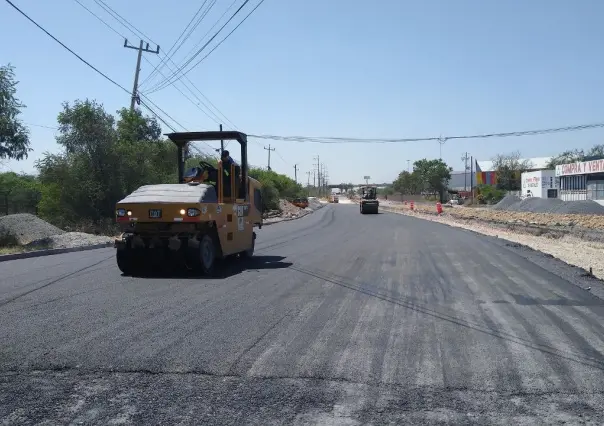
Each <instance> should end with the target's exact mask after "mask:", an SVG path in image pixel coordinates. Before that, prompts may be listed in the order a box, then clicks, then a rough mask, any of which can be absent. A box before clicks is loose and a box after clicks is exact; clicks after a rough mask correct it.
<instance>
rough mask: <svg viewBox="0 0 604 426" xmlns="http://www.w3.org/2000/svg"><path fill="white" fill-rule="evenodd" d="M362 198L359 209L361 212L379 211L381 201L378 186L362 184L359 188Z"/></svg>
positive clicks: (375, 212)
mask: <svg viewBox="0 0 604 426" xmlns="http://www.w3.org/2000/svg"><path fill="white" fill-rule="evenodd" d="M359 193H360V195H361V200H360V202H359V210H360V212H361V214H366V213H374V214H377V213H378V209H379V206H380V202H379V201H378V199H377V187H376V186H361V187H360V188H359Z"/></svg>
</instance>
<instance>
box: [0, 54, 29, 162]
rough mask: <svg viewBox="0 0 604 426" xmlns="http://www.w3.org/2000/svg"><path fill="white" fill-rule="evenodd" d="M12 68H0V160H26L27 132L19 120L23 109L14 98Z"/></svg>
mask: <svg viewBox="0 0 604 426" xmlns="http://www.w3.org/2000/svg"><path fill="white" fill-rule="evenodd" d="M17 84H18V82H17V81H16V80H15V73H14V67H12V66H11V65H10V64H9V65H7V66H3V67H0V160H4V159H14V160H22V159H24V158H27V156H28V152H30V151H31V148H30V141H29V131H28V129H27V128H26V127H25V125H24V124H23V122H22V121H21V120H20V119H19V114H21V109H23V108H25V105H23V104H22V103H21V102H20V101H19V99H17V97H16V93H17Z"/></svg>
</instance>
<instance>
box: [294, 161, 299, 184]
mask: <svg viewBox="0 0 604 426" xmlns="http://www.w3.org/2000/svg"><path fill="white" fill-rule="evenodd" d="M294 180H295V181H296V183H298V165H297V164H294Z"/></svg>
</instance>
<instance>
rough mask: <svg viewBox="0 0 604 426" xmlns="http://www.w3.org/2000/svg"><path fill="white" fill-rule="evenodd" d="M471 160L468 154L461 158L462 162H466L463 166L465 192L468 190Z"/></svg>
mask: <svg viewBox="0 0 604 426" xmlns="http://www.w3.org/2000/svg"><path fill="white" fill-rule="evenodd" d="M469 159H470V157H468V153H467V152H466V153H465V154H464V156H463V157H461V161H463V162H464V165H463V190H464V191H467V190H468V160H469Z"/></svg>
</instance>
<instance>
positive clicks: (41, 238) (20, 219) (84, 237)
mask: <svg viewBox="0 0 604 426" xmlns="http://www.w3.org/2000/svg"><path fill="white" fill-rule="evenodd" d="M112 241H113V239H112V238H111V237H106V236H102V235H92V234H86V233H83V232H65V231H63V230H62V229H59V228H57V227H56V226H54V225H52V224H50V223H48V222H46V221H45V220H42V219H40V218H39V217H37V216H35V215H33V214H29V213H20V214H11V215H8V216H2V217H0V248H8V249H14V250H17V251H21V250H26V251H28V250H38V249H54V248H73V247H83V246H90V245H96V244H102V243H110V242H112Z"/></svg>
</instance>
